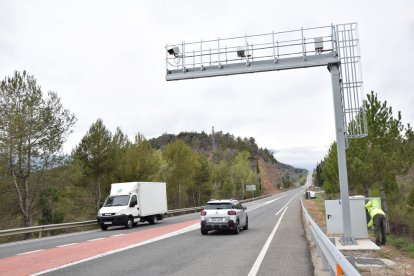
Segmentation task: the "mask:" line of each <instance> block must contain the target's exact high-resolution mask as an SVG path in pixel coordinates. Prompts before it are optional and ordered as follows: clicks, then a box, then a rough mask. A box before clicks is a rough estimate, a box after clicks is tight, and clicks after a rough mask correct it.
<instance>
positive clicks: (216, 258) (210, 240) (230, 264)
mask: <svg viewBox="0 0 414 276" xmlns="http://www.w3.org/2000/svg"><path fill="white" fill-rule="evenodd" d="M303 189H304V188H300V189H295V190H291V191H288V192H285V193H283V194H279V195H277V196H273V197H270V198H266V199H263V200H260V201H256V202H251V203H247V204H245V205H246V206H248V211H249V212H248V213H249V230H247V231H242V232H241V233H240V234H239V235H232V234H230V233H226V232H218V231H214V232H210V233H209V235H207V236H202V235H201V234H200V231H199V229H198V228H197V229H196V230H194V231H190V232H187V233H184V234H181V235H178V236H174V237H171V238H167V239H163V240H160V241H157V242H153V243H149V244H144V245H142V246H139V247H135V248H131V249H128V250H125V251H120V252H117V253H116V254H111V255H107V256H103V257H100V258H97V259H93V260H89V261H87V262H81V263H78V264H76V265H73V266H68V267H65V268H62V269H59V270H55V271H51V272H49V273H47V275H98V274H99V275H124V274H127V273H131V274H135V275H194V274H198V275H212V274H213V275H214V274H215V275H312V274H313V266H312V264H311V260H310V253H309V249H308V243H307V240H306V238H305V233H304V230H303V226H302V223H301V210H300V203H299V194H300V195H301V194H303V191H304V190H303ZM286 206H287V208H286ZM276 213H277V215H276ZM197 217H198V215H197ZM276 226H277V227H276ZM272 233H273V234H274V236H272ZM123 237H125V238H128V237H127V235H125V236H123ZM266 244H267V245H268V247H267V250H264V247H266V246H265V245H266ZM259 256H262V257H263V258H259ZM255 267H256V268H255ZM249 273H250V274H249Z"/></svg>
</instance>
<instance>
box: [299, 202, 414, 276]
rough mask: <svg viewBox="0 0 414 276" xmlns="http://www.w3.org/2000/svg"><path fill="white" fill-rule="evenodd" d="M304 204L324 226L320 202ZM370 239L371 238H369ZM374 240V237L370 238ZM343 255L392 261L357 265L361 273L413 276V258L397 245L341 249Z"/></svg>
mask: <svg viewBox="0 0 414 276" xmlns="http://www.w3.org/2000/svg"><path fill="white" fill-rule="evenodd" d="M304 204H305V206H306V208H307V209H308V212H309V214H310V215H311V216H312V218H313V219H314V220H315V222H316V223H318V224H319V227H321V229H324V228H326V222H325V212H324V209H323V207H321V204H320V203H318V202H317V201H316V200H304ZM371 239H372V238H371ZM372 240H373V241H374V239H372ZM342 254H344V255H345V256H353V257H355V258H378V259H388V260H391V261H392V262H394V263H395V264H394V265H385V266H363V267H360V266H358V267H357V269H358V271H359V272H360V273H361V275H363V276H365V275H375V276H379V275H392V276H394V275H395V276H401V275H404V276H405V275H406V276H414V258H412V257H411V256H409V255H408V254H407V253H405V252H403V251H400V250H399V249H398V248H397V247H395V246H394V245H392V244H389V243H387V244H386V245H384V246H381V250H359V251H348V250H347V251H342Z"/></svg>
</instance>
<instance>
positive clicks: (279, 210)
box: [275, 194, 298, 216]
mask: <svg viewBox="0 0 414 276" xmlns="http://www.w3.org/2000/svg"><path fill="white" fill-rule="evenodd" d="M297 195H298V194H296V195H294V196H293V197H292V198H291V199H289V201H288V202H287V203H286V204H285V205H284V206H283V207H282V208H281V209H280V210H279V211H278V212H277V213H276V214H275V216H277V215H279V213H280V212H281V211H282V210H283V208H285V207H286V206H287V205H288V204H289V203H290V202H291V201H292V200H293V199H294V198H295V197H296V196H297Z"/></svg>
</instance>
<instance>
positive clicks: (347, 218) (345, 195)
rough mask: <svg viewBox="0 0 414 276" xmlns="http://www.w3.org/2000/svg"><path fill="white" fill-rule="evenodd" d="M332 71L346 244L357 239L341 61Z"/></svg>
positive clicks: (330, 69) (334, 65)
mask: <svg viewBox="0 0 414 276" xmlns="http://www.w3.org/2000/svg"><path fill="white" fill-rule="evenodd" d="M328 69H329V71H330V72H331V80H332V93H333V102H334V111H335V130H336V147H337V155H338V171H339V184H340V189H341V204H342V225H343V232H344V233H343V236H342V237H341V242H342V244H344V245H353V244H355V240H354V238H353V237H352V228H351V213H350V207H349V191H348V173H347V168H346V152H345V135H346V133H345V130H344V114H343V110H342V109H343V103H342V96H341V86H340V75H339V63H333V64H329V65H328Z"/></svg>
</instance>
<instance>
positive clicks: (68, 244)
mask: <svg viewBox="0 0 414 276" xmlns="http://www.w3.org/2000/svg"><path fill="white" fill-rule="evenodd" d="M74 244H78V243H77V242H72V243H67V244H62V245H58V246H56V247H66V246H70V245H74Z"/></svg>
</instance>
